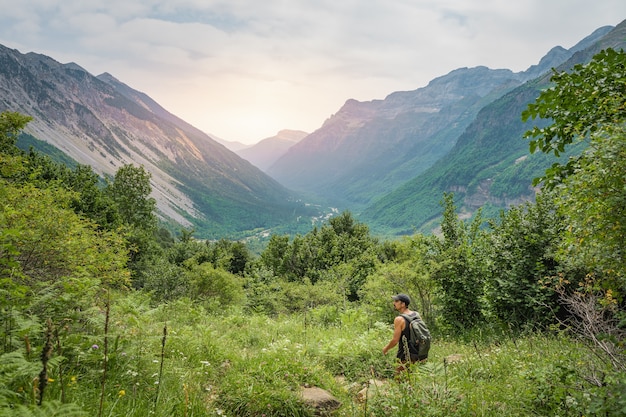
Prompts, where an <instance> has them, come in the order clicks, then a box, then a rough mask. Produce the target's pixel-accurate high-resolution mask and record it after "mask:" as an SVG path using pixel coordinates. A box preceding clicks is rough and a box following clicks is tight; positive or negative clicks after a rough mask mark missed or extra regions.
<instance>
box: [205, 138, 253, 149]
mask: <svg viewBox="0 0 626 417" xmlns="http://www.w3.org/2000/svg"><path fill="white" fill-rule="evenodd" d="M210 136H211V139H213V140H214V141H216V142H217V143H220V144H222V145H224V146H226V148H227V149H229V150H231V151H233V152H235V153H236V152H238V151H240V150H242V149H246V148H249V147H250V146H252V145H246V144H245V143H241V142H237V141H229V140H226V139H222V138H220V137H218V136H215V135H210Z"/></svg>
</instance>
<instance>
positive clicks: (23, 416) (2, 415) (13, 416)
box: [0, 400, 87, 417]
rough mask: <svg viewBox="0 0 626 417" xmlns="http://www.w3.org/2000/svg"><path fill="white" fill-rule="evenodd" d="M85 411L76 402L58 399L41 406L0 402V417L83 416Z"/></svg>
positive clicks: (85, 414)
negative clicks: (3, 403)
mask: <svg viewBox="0 0 626 417" xmlns="http://www.w3.org/2000/svg"><path fill="white" fill-rule="evenodd" d="M85 416H87V413H86V412H85V411H83V410H82V409H81V408H80V407H79V406H78V405H76V404H72V403H70V404H63V403H61V402H60V401H57V400H54V401H46V402H45V403H43V404H42V405H41V406H34V405H31V406H24V405H18V406H16V407H7V406H3V405H2V403H0V417H85Z"/></svg>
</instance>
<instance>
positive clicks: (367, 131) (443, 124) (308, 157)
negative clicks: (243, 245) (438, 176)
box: [267, 27, 611, 211]
mask: <svg viewBox="0 0 626 417" xmlns="http://www.w3.org/2000/svg"><path fill="white" fill-rule="evenodd" d="M610 29H611V28H610V27H605V28H601V29H599V30H597V31H596V32H594V33H593V34H592V35H590V36H589V37H587V38H586V39H585V40H583V41H581V42H580V43H579V44H578V45H576V46H575V47H573V48H571V49H570V50H566V49H564V48H562V47H555V48H553V49H552V50H551V51H549V52H548V54H546V56H545V57H543V58H542V59H541V61H540V62H539V64H537V65H534V66H531V67H530V68H528V70H526V71H524V72H519V73H513V72H512V71H510V70H506V69H498V70H493V69H489V68H486V67H476V68H460V69H457V70H454V71H452V72H450V73H449V74H447V75H444V76H442V77H438V78H436V79H434V80H432V81H431V82H430V83H429V84H428V85H427V86H426V87H423V88H419V89H416V90H413V91H404V92H394V93H392V94H390V95H388V96H387V97H386V98H385V99H384V100H373V101H367V102H359V101H356V100H348V101H346V103H345V104H344V106H343V107H342V108H341V109H340V110H339V111H338V112H337V113H336V114H334V115H332V116H331V117H330V118H329V119H328V120H326V122H325V123H324V124H323V125H322V126H321V127H320V128H319V129H318V130H316V131H314V132H313V133H311V134H310V135H309V136H307V137H306V138H304V139H303V140H302V141H300V142H299V143H298V144H296V145H294V146H292V147H291V148H289V150H288V151H287V152H286V153H285V155H284V156H282V157H281V158H280V159H278V160H277V161H276V162H275V163H274V164H273V165H272V166H270V167H269V169H268V170H267V172H268V173H269V174H270V175H271V176H272V177H274V178H276V179H277V180H278V181H279V182H280V183H282V184H284V185H285V186H287V187H289V188H291V189H294V190H298V191H301V192H304V193H307V194H308V195H317V196H319V197H323V198H326V199H327V201H330V202H331V204H334V205H337V206H339V207H343V208H348V209H350V210H353V211H360V210H361V209H364V208H365V207H367V206H368V205H370V204H373V203H374V202H375V201H376V200H377V199H379V198H381V197H382V196H384V195H385V194H387V193H389V191H390V190H393V189H395V188H397V187H400V186H401V185H402V184H404V183H405V182H407V181H410V180H411V179H413V178H415V177H416V176H418V175H420V174H421V173H423V172H424V171H425V170H427V169H428V168H429V167H431V166H432V165H433V164H435V163H436V162H437V161H438V160H440V159H441V158H442V157H444V156H445V155H446V154H447V153H448V152H449V151H450V150H451V149H452V148H453V146H455V144H456V143H457V140H458V139H459V136H460V135H461V134H462V133H463V132H464V130H465V129H466V128H467V127H468V126H469V125H470V124H471V123H472V122H473V121H474V119H475V118H476V116H477V115H478V113H479V112H480V111H481V109H483V108H484V107H485V106H487V105H489V104H490V103H491V102H493V101H494V100H497V99H498V98H500V97H502V96H503V95H505V94H507V93H508V92H509V91H511V90H513V89H514V88H516V87H518V86H520V85H522V84H523V83H524V82H526V81H529V80H531V79H533V78H536V77H537V76H539V75H541V74H544V73H546V72H547V71H549V70H550V68H552V67H555V66H558V65H560V64H562V63H563V62H565V61H566V60H567V59H569V58H570V57H571V56H572V55H573V54H574V53H576V52H578V51H579V50H582V49H584V48H585V47H587V46H588V45H590V44H593V43H594V42H595V41H597V40H598V39H599V38H600V37H602V36H603V35H604V34H606V33H607V31H608V30H610Z"/></svg>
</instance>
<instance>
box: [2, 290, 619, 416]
mask: <svg viewBox="0 0 626 417" xmlns="http://www.w3.org/2000/svg"><path fill="white" fill-rule="evenodd" d="M109 314H110V317H109V319H108V320H109V324H108V327H107V336H108V339H110V341H111V342H110V343H108V348H107V349H108V352H106V354H107V356H108V359H107V362H106V363H107V371H106V372H107V374H106V385H101V384H100V382H101V381H102V379H101V378H102V377H103V375H102V374H103V373H104V372H103V371H104V370H103V368H102V363H103V360H104V359H105V358H104V356H103V355H104V354H105V353H104V352H103V351H102V349H95V348H94V346H95V344H94V340H97V339H98V337H99V339H100V340H102V335H100V336H98V335H97V334H79V333H73V334H68V335H66V336H65V338H64V340H63V346H64V353H65V354H66V355H67V356H66V358H65V359H64V361H63V364H64V366H63V368H62V369H61V366H60V363H61V362H60V360H59V359H58V358H56V362H55V361H54V359H55V358H53V359H52V360H50V362H49V366H48V369H47V375H48V377H47V382H48V384H47V386H46V401H44V405H43V407H48V408H55V409H60V408H61V407H69V408H67V409H68V410H72V413H73V414H72V415H98V413H99V411H100V401H101V402H102V415H103V416H137V417H139V416H157V417H158V416H163V417H165V416H168V417H170V416H184V417H191V416H211V415H214V416H218V415H219V416H267V417H269V416H310V415H313V410H312V409H310V408H309V407H308V406H307V405H305V404H304V403H303V401H302V400H301V398H300V396H299V392H300V389H301V388H302V387H306V386H317V387H321V388H323V389H326V390H327V391H329V392H331V393H332V394H333V395H335V396H336V397H337V398H338V399H339V401H340V402H341V403H342V406H341V408H340V409H339V410H337V411H336V412H335V413H334V415H336V416H365V415H367V416H388V415H402V416H418V415H419V416H444V415H446V416H447V415H457V416H498V417H502V416H525V415H528V416H531V415H560V416H580V415H582V414H584V412H585V411H586V410H590V409H591V407H592V404H593V398H594V397H595V396H597V395H599V394H597V391H596V388H595V387H593V386H592V385H590V384H588V383H587V382H586V379H585V372H586V370H587V369H589V368H590V367H591V365H594V366H599V364H597V363H596V362H595V360H594V359H593V358H591V356H590V355H589V354H588V352H587V351H586V350H585V349H584V347H583V346H581V345H580V344H579V343H577V342H576V341H575V340H571V339H569V338H567V337H565V336H563V335H559V334H535V333H530V334H527V335H523V336H514V335H512V334H509V333H499V334H497V335H495V334H489V335H486V334H481V333H478V332H477V333H475V334H472V335H471V337H469V336H468V338H466V339H459V338H452V337H444V336H443V335H437V334H435V335H434V340H433V347H432V349H431V356H430V358H429V360H428V362H427V363H426V364H423V365H416V366H414V367H413V368H412V370H411V372H410V373H408V374H407V375H405V377H404V378H400V379H397V378H394V363H393V356H394V355H388V356H383V355H382V352H381V349H382V347H383V346H384V345H385V344H386V343H387V342H388V340H389V338H390V337H391V335H392V327H391V323H380V322H372V320H371V319H370V318H369V317H368V316H367V315H366V314H364V313H363V312H362V311H360V310H359V309H358V307H351V308H349V309H347V310H340V309H334V310H332V311H330V312H329V311H328V309H326V311H322V309H320V310H316V309H313V310H310V311H308V312H307V314H306V317H305V315H304V314H297V315H296V314H294V315H284V316H278V317H268V316H265V315H262V314H254V313H250V312H247V311H243V310H237V309H231V310H228V311H224V312H222V313H221V314H216V313H211V314H209V313H207V312H206V311H205V310H204V309H203V308H202V307H200V306H198V305H194V304H192V303H190V302H189V301H186V300H179V301H177V302H173V303H170V304H164V305H160V306H158V307H156V308H152V307H150V305H149V303H147V302H146V300H145V299H144V298H143V296H141V295H139V294H134V295H125V296H118V298H117V299H116V300H113V301H112V302H111V305H110V313H109ZM165 323H167V327H165ZM164 329H167V330H164ZM166 336H167V343H165V338H166ZM30 339H31V340H40V341H41V343H43V342H44V341H45V338H42V337H41V336H39V337H37V336H36V335H32V336H31V337H30ZM33 348H34V347H33ZM35 362H36V359H28V358H27V357H26V355H25V352H24V350H23V349H22V350H21V351H18V352H15V351H14V352H10V353H5V354H3V355H2V356H1V357H0V399H2V401H4V403H3V402H2V401H0V416H5V415H11V416H15V415H28V414H24V410H35V408H36V404H33V403H32V400H31V397H30V396H29V395H28V394H27V393H28V392H29V391H30V390H32V387H29V386H28V381H32V380H33V378H34V376H36V375H37V374H36V373H37V367H36V366H30V365H29V364H31V363H35ZM39 369H41V368H39ZM32 373H34V374H32ZM29 375H31V376H29ZM61 375H63V379H61V378H60V376H61ZM373 379H376V380H379V381H384V382H383V385H378V384H374V385H372V384H371V382H370V381H371V380H373ZM61 384H63V386H61ZM363 388H368V390H369V391H370V394H371V395H370V397H368V399H367V401H366V402H365V401H363V400H362V398H360V397H359V395H358V392H359V391H361V390H362V389H363ZM102 389H103V391H102V392H101V390H102ZM46 403H48V404H46ZM155 405H156V406H155ZM77 409H80V410H82V411H80V412H79V411H77ZM18 411H19V413H22V414H19V413H18ZM16 413H17V414H16ZM80 413H82V414H80ZM609 415H610V414H609ZM616 415H617V414H616Z"/></svg>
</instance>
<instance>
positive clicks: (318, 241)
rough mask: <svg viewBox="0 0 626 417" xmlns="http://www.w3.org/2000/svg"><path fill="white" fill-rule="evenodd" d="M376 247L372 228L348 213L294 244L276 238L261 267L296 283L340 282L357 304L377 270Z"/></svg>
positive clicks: (285, 238) (263, 255)
mask: <svg viewBox="0 0 626 417" xmlns="http://www.w3.org/2000/svg"><path fill="white" fill-rule="evenodd" d="M376 244H377V241H376V239H374V238H373V237H371V236H370V234H369V229H368V227H367V226H366V225H364V224H362V223H358V222H356V220H355V219H354V217H353V216H352V214H351V213H349V212H344V213H342V214H341V215H339V216H337V217H332V218H331V219H330V220H329V221H328V223H327V224H324V225H323V226H322V227H321V228H320V229H317V228H315V229H313V230H312V231H311V232H309V233H307V234H306V235H305V236H301V235H297V236H295V237H294V238H293V240H292V241H291V242H289V238H288V237H272V238H271V239H270V242H269V243H268V246H267V249H266V250H265V251H264V252H263V253H262V254H261V256H260V264H261V266H262V267H264V268H265V269H267V270H269V271H271V272H273V273H274V274H276V275H277V276H278V277H280V278H284V279H286V280H288V281H292V282H305V281H307V280H308V281H310V282H311V283H313V284H315V283H316V282H318V281H321V280H327V279H331V280H335V281H338V282H339V284H340V285H341V286H342V287H343V288H344V290H345V294H346V296H347V297H348V298H349V299H350V300H356V299H358V292H359V290H360V288H361V287H362V285H363V284H364V282H365V281H366V278H367V276H368V275H369V274H370V273H371V272H372V271H373V270H374V269H375V266H376V262H377V253H376Z"/></svg>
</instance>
